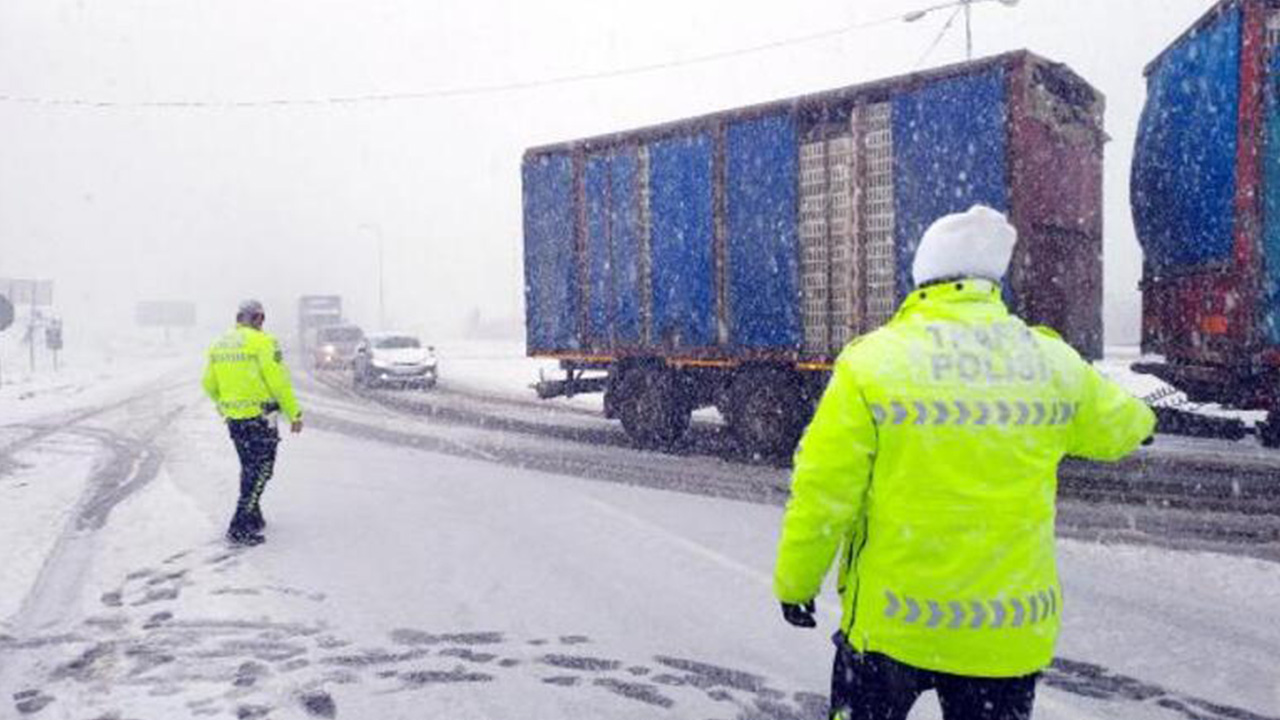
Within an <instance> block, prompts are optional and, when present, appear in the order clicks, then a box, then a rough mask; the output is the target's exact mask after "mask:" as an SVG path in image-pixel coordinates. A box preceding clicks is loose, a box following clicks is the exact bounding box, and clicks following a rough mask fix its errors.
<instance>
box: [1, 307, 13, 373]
mask: <svg viewBox="0 0 1280 720" xmlns="http://www.w3.org/2000/svg"><path fill="white" fill-rule="evenodd" d="M12 324H13V303H11V302H9V298H8V297H5V296H4V295H0V333H3V332H4V331H5V330H8V329H9V326H10V325H12ZM2 369H3V368H0V370H2ZM0 385H4V374H3V372H0Z"/></svg>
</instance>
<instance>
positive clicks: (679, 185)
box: [649, 134, 717, 348]
mask: <svg viewBox="0 0 1280 720" xmlns="http://www.w3.org/2000/svg"><path fill="white" fill-rule="evenodd" d="M649 158H650V170H649V172H650V181H649V182H650V184H649V186H650V187H651V188H652V197H651V199H650V212H651V214H652V218H653V219H652V250H651V258H652V289H653V338H652V340H653V342H654V343H655V344H658V345H660V346H663V347H667V348H698V347H711V346H713V345H715V344H716V339H717V331H716V326H717V322H716V297H715V275H714V272H715V260H714V257H715V256H714V251H713V248H712V240H713V219H712V217H713V216H712V209H713V207H714V203H713V187H714V186H713V184H712V169H711V158H712V142H711V138H710V137H709V136H707V135H705V134H698V135H690V136H684V137H677V138H673V139H669V140H662V141H658V142H655V143H653V144H651V145H650V146H649Z"/></svg>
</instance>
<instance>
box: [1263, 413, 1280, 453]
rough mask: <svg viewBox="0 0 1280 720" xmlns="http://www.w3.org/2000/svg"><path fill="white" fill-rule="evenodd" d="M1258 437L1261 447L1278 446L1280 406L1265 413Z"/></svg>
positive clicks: (1279, 444)
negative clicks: (1265, 416)
mask: <svg viewBox="0 0 1280 720" xmlns="http://www.w3.org/2000/svg"><path fill="white" fill-rule="evenodd" d="M1258 439H1259V440H1261V441H1262V446H1263V447H1267V448H1280V408H1275V409H1272V410H1271V412H1269V413H1267V420H1266V422H1264V423H1262V426H1261V427H1260V428H1259V432H1258Z"/></svg>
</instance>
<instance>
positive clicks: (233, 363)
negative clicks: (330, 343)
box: [204, 300, 302, 545]
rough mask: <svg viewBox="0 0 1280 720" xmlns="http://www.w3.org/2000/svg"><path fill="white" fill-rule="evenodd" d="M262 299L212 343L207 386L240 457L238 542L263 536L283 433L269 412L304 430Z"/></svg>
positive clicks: (232, 535) (247, 305) (234, 524)
mask: <svg viewBox="0 0 1280 720" xmlns="http://www.w3.org/2000/svg"><path fill="white" fill-rule="evenodd" d="M264 320H266V314H265V313H264V312H263V309H262V303H260V302H258V301H257V300H246V301H244V302H242V303H240V308H239V310H238V311H237V312H236V327H235V328H234V329H232V330H230V331H228V332H227V333H226V334H225V335H223V336H222V337H220V338H218V339H217V341H215V342H214V343H213V345H212V346H211V347H210V348H209V354H208V360H209V361H208V365H207V366H206V368H205V372H204V390H205V393H207V394H208V395H209V397H210V399H212V400H213V402H214V403H215V404H216V405H217V407H218V413H219V414H220V415H221V416H222V417H223V418H224V419H225V420H226V423H227V428H228V430H229V431H230V433H231V441H232V442H233V443H234V444H235V447H236V454H237V455H239V456H240V499H239V501H238V502H237V503H236V510H235V515H234V516H233V517H232V518H231V526H230V527H229V528H228V529H227V538H228V539H229V540H231V541H232V542H234V543H237V544H244V545H257V544H258V543H261V542H262V541H263V539H264V538H263V536H262V530H263V529H264V528H265V527H266V521H264V520H263V518H262V508H261V506H260V501H261V499H262V491H263V489H265V488H266V485H267V481H268V480H270V479H271V473H272V471H273V470H274V468H275V462H276V445H278V444H279V443H280V434H279V433H278V432H277V431H276V426H275V423H274V422H273V420H272V419H271V417H270V416H272V415H273V414H274V413H275V412H277V411H279V412H283V413H284V415H285V417H286V418H287V419H288V420H289V423H290V429H291V430H292V431H293V432H294V433H300V432H302V410H301V408H299V407H298V401H297V399H296V398H295V397H294V394H293V386H292V385H291V384H290V382H289V370H288V368H286V367H285V366H284V362H283V357H282V355H281V353H280V348H279V345H277V343H276V339H275V338H274V337H272V336H271V335H268V334H267V333H264V332H262V323H263V321H264Z"/></svg>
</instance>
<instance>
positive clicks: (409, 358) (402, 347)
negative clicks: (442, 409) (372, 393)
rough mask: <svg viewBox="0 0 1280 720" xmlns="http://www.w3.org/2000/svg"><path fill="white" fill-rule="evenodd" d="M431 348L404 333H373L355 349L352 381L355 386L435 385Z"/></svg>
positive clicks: (419, 386) (435, 370)
mask: <svg viewBox="0 0 1280 720" xmlns="http://www.w3.org/2000/svg"><path fill="white" fill-rule="evenodd" d="M436 364H437V361H436V354H435V348H433V347H429V346H428V347H423V345H422V343H421V342H420V341H419V340H418V338H416V337H414V336H413V335H408V334H405V333H373V334H371V335H369V337H367V338H365V339H364V341H363V342H361V343H360V345H359V346H358V347H357V348H356V354H355V362H354V364H353V366H352V382H353V383H354V384H355V386H356V387H357V388H365V387H375V386H390V387H416V388H422V389H426V388H430V387H434V386H435V384H436V374H437V367H436Z"/></svg>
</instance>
